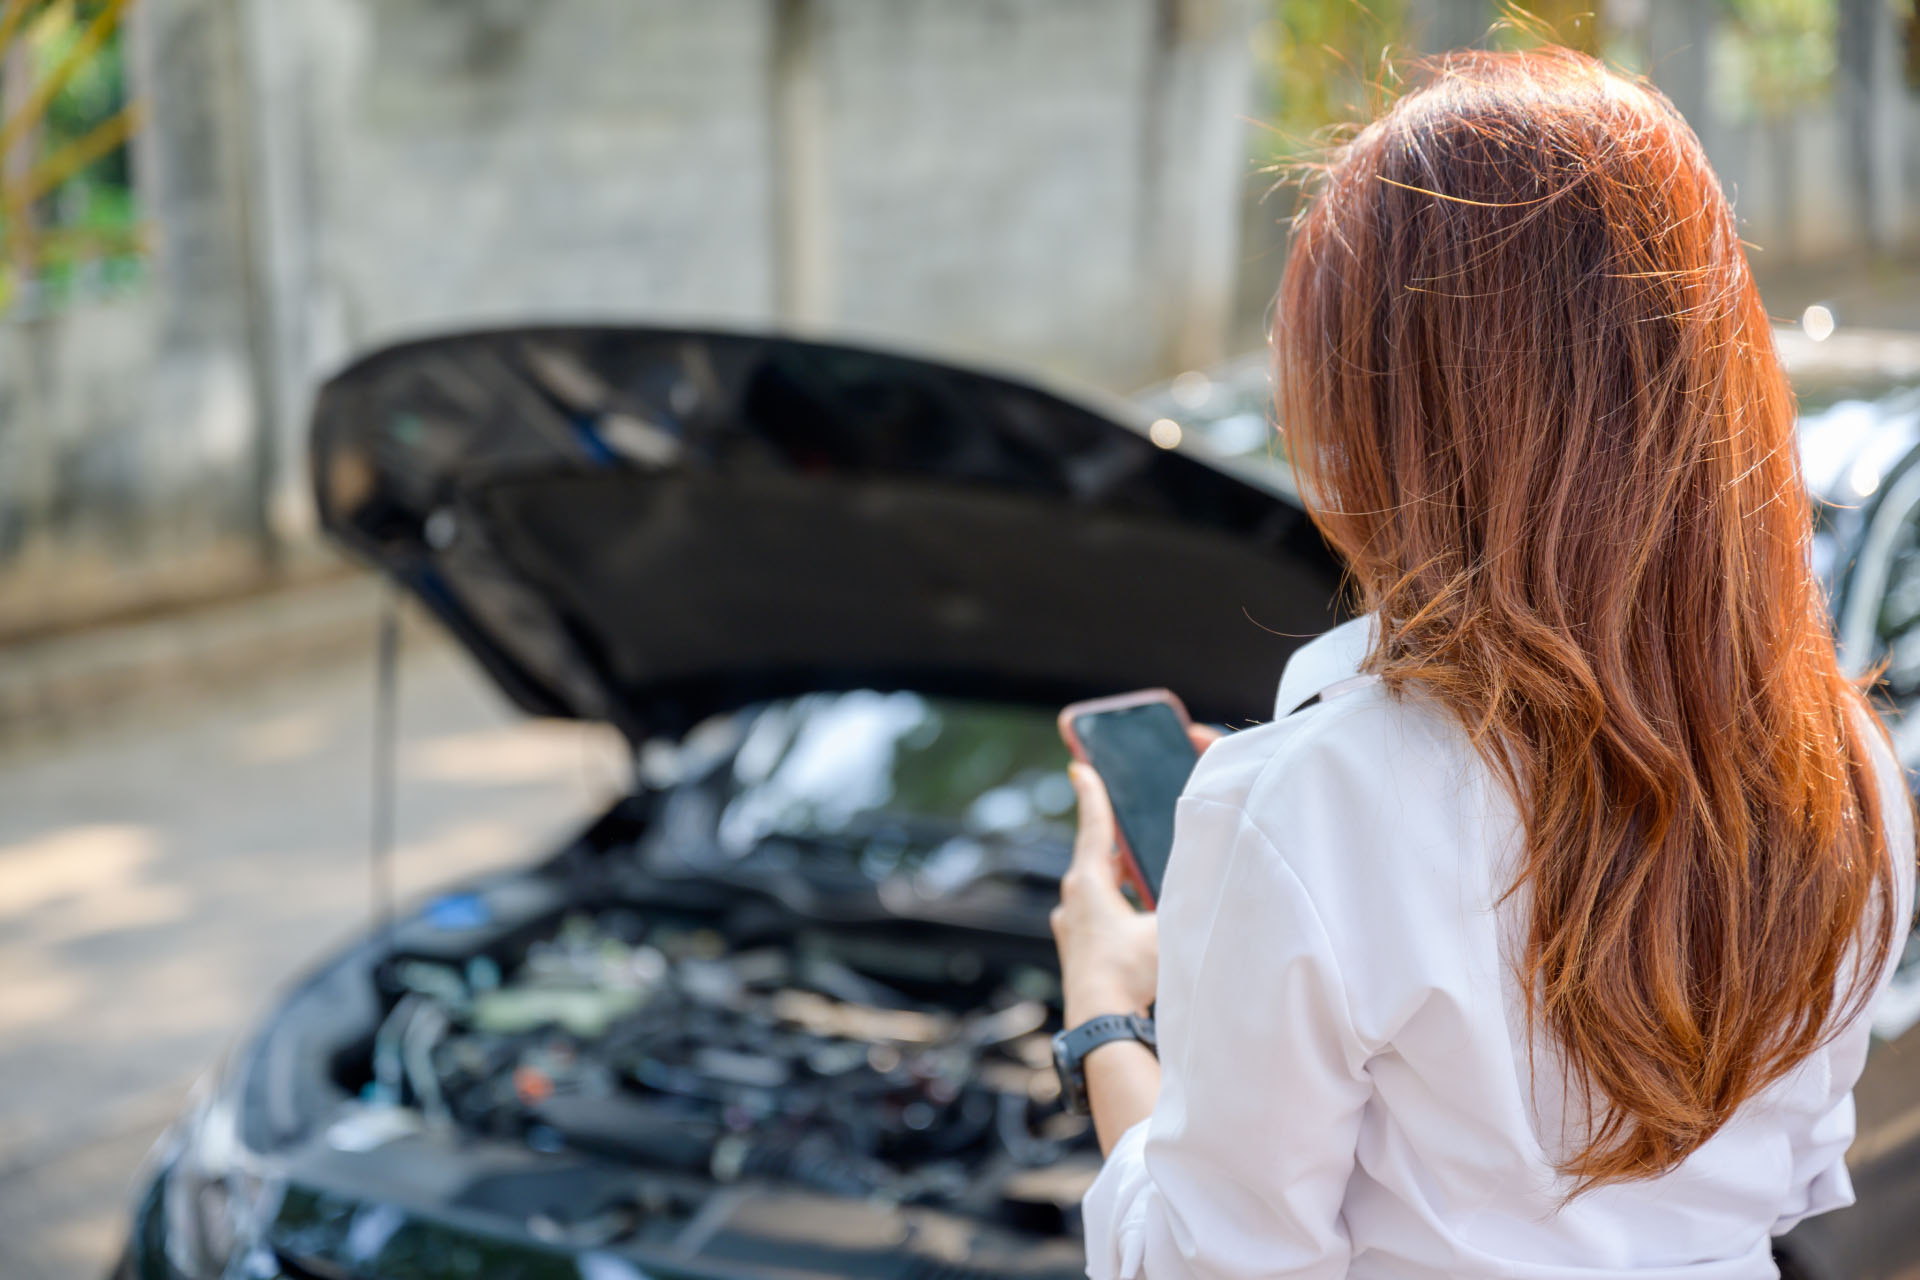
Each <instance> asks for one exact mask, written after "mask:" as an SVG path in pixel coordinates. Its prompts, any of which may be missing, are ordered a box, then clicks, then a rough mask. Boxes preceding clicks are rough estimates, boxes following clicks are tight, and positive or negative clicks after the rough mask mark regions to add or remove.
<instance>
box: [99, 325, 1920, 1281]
mask: <svg viewBox="0 0 1920 1281" xmlns="http://www.w3.org/2000/svg"><path fill="white" fill-rule="evenodd" d="M1268 401H1269V395H1268V392H1267V387H1266V379H1265V370H1264V362H1263V361H1261V360H1259V359H1249V360H1247V361H1243V362H1238V363H1235V364H1232V365H1229V366H1226V367H1224V368H1222V369H1219V370H1215V371H1213V372H1212V373H1210V374H1206V375H1202V374H1197V373H1196V374H1187V375H1182V376H1181V378H1179V379H1175V380H1174V381H1173V382H1171V383H1169V384H1167V385H1165V386H1163V387H1159V388H1156V389H1153V390H1151V391H1150V392H1148V393H1146V394H1144V395H1143V396H1142V397H1140V398H1138V399H1136V400H1134V401H1118V400H1112V399H1107V398H1103V397H1098V396H1094V395H1090V394H1088V393H1085V392H1071V393H1069V392H1064V391H1061V390H1058V389H1050V388H1048V387H1045V386H1042V385H1041V384H1040V383H1039V382H1038V381H1036V380H1035V379H1033V378H1031V377H1012V376H1006V375H1002V374H997V373H994V372H990V371H986V370H981V369H969V368H960V367H957V366H955V365H953V364H951V363H946V362H939V361H933V360H928V359H924V358H920V357H916V356H913V355H908V354H904V353H897V352H886V351H878V350H871V349H862V348H855V347H850V346H844V345H836V344H830V343H822V342H815V341H807V340H802V339H798V338H794V337H789V336H781V335H774V334H750V333H732V334H729V333H719V332H702V331H690V330H679V329H657V328H654V329H649V328H623V327H594V328H558V327H542V328H522V329H511V330H498V331H489V332H478V333H462V334H453V335H447V336H443V337H437V338H432V339H427V340H424V341H419V342H414V343H408V344H404V345H401V346H398V347H394V348H390V349H388V350H385V351H381V352H378V353H375V354H373V355H370V356H367V357H365V358H363V359H361V360H359V361H357V362H356V363H354V364H353V365H351V366H350V367H348V368H347V369H345V370H344V371H342V372H341V373H340V374H338V375H337V376H335V377H334V378H333V379H331V380H330V381H329V382H328V384H327V385H326V386H325V388H324V389H323V391H322V394H321V396H320V398H319V401H318V404H317V407H316V410H315V414H314V424H313V433H312V466H313V474H314V479H315V489H316V497H317V502H318V509H319V512H320V516H321V520H322V523H323V526H324V527H325V529H326V530H327V531H328V533H329V534H330V535H331V536H332V537H334V538H335V539H336V540H337V541H339V542H340V543H341V544H342V545H343V546H344V547H346V548H347V549H348V550H350V551H351V552H352V553H354V554H355V555H357V556H358V557H360V558H361V559H362V560H364V561H365V562H367V563H368V564H370V565H371V566H373V567H375V568H376V569H378V570H379V571H380V572H382V573H384V574H386V575H387V576H389V577H390V578H392V579H393V580H395V581H396V582H398V583H399V584H400V585H402V586H403V587H404V588H405V589H406V590H407V591H408V592H409V593H410V594H411V595H412V597H413V598H414V599H416V600H417V601H418V602H420V604H421V605H423V606H424V607H425V608H426V610H428V611H429V612H430V613H431V614H433V615H434V616H435V617H436V618H437V619H438V620H439V621H440V622H441V623H442V624H443V625H444V626H445V627H446V629H447V630H448V631H449V632H450V633H451V634H452V635H453V636H454V637H456V638H457V639H458V640H459V641H460V642H461V643H462V644H464V645H465V647H466V648H467V649H468V650H469V651H470V652H471V653H472V655H473V656H474V658H475V659H476V660H477V661H478V663H479V664H480V665H481V666H482V667H483V668H484V669H485V670H486V671H487V672H488V673H489V674H490V675H491V676H492V678H493V679H494V680H495V681H496V682H497V683H498V685H499V686H500V687H501V689H502V690H504V691H505V692H506V694H507V695H508V696H509V697H510V698H511V699H512V700H513V701H514V702H515V703H516V704H517V705H518V706H520V707H521V708H523V709H524V710H526V711H527V712H529V713H531V714H534V715H542V716H567V717H581V718H590V719H594V720H600V721H605V722H608V723H611V724H613V725H615V726H616V727H618V728H619V729H620V731H621V732H622V733H623V734H624V735H625V737H626V739H627V741H628V742H629V743H630V744H631V747H632V753H633V761H634V774H633V778H634V782H633V787H632V788H631V790H630V792H629V794H628V795H627V796H625V797H624V798H623V799H622V800H620V801H619V802H618V803H617V804H615V805H613V806H612V807H611V808H610V809H609V810H608V811H607V812H606V813H604V814H601V815H598V816H595V817H593V818H591V820H590V821H588V822H586V823H585V825H584V827H583V829H582V830H581V832H580V833H579V835H578V836H577V837H575V838H574V839H572V840H570V841H568V842H566V843H565V844H564V845H563V847H562V848H560V849H558V850H551V851H529V856H528V865H527V866H526V867H525V868H523V869H521V870H518V871H515V872H511V873H507V874H502V875H497V876H493V877H489V878H485V879H482V880H477V881H473V882H470V883H467V884H463V885H458V886H452V887H448V888H447V889H446V890H445V891H444V892H441V893H438V894H435V895H433V896H431V897H429V898H428V899H427V900H426V901H425V902H423V903H420V904H418V905H416V906H414V907H413V908H412V909H411V910H409V911H408V912H406V913H405V914H403V915H401V916H399V917H398V918H397V919H395V920H393V921H392V922H391V923H386V924H376V925H375V926H374V927H372V928H370V930H369V931H368V933H367V934H366V935H365V936H364V937H363V938H361V939H359V940H358V941H356V942H355V943H353V944H351V945H350V946H348V947H347V948H346V949H344V950H343V951H341V952H340V953H339V954H337V955H335V956H333V957H331V958H328V959H326V960H324V961H323V962H321V963H320V964H319V965H318V966H317V967H316V968H315V969H314V970H313V971H312V973H311V974H310V975H309V976H308V977H307V978H306V979H305V980H303V981H302V982H300V983H298V984H297V985H295V987H294V988H293V989H292V990H291V991H290V992H289V993H288V994H287V995H286V997H285V998H284V999H283V1000H282V1001H281V1002H280V1004H279V1005H278V1006H277V1007H276V1008H275V1009H274V1010H273V1011H272V1012H271V1013H270V1014H269V1015H268V1016H267V1018H266V1019H265V1020H264V1021H263V1023H262V1024H261V1026H260V1027H259V1028H258V1029H257V1031H255V1032H254V1033H253V1034H251V1035H250V1036H249V1037H248V1038H246V1039H245V1040H244V1041H243V1042H242V1043H241V1045H240V1046H239V1048H238V1049H237V1050H236V1051H235V1052H234V1054H233V1055H232V1056H231V1057H230V1059H229V1061H228V1062H227V1063H226V1064H225V1065H224V1066H223V1067H222V1068H221V1069H219V1070H218V1071H216V1072H215V1073H213V1074H212V1075H210V1076H209V1077H208V1078H207V1080H206V1081H205V1082H204V1083H203V1085H202V1088H201V1090H200V1091H199V1093H198V1094H197V1096H196V1099H195V1101H194V1102H193V1103H192V1104H191V1105H190V1107H189V1109H188V1112H187V1114H186V1115H184V1116H183V1117H182V1118H181V1119H180V1121H179V1122H178V1123H176V1125H175V1126H174V1127H172V1128H171V1129H170V1130H169V1131H168V1133H167V1134H166V1136H164V1137H163V1139H162V1140H161V1142H160V1143H159V1145H158V1146H157V1147H156V1149H155V1152H154V1154H153V1156H152V1157H151V1158H150V1160H149V1165H148V1169H147V1171H146V1172H145V1173H144V1174H143V1176H142V1178H141V1179H140V1181H139V1183H138V1187H137V1192H136V1197H135V1208H134V1214H133V1221H132V1226H131V1229H130V1232H129V1239H128V1244H127V1247H126V1250H125V1252H124V1254H123V1257H122V1260H121V1264H120V1270H121V1272H122V1274H124V1275H136V1276H170V1275H214V1274H220V1275H249V1276H310V1275H377V1276H414V1275H460V1276H478V1275H578V1276H640V1275H676V1276H697V1275H708V1276H754V1275H783V1276H785V1275H801V1274H813V1275H842V1276H956V1277H963V1276H1003V1275H1015V1276H1079V1275H1081V1274H1082V1268H1083V1255H1082V1247H1081V1242H1080V1238H1079V1221H1078V1200H1079V1196H1080V1194H1081V1192H1082V1191H1083V1190H1084V1188H1085V1187H1086V1185H1087V1184H1088V1183H1089V1182H1090V1181H1091V1179H1092V1177H1093V1174H1094V1173H1095V1171H1096V1170H1097V1168H1098V1154H1097V1149H1096V1148H1095V1146H1094V1145H1093V1142H1092V1136H1091V1134H1090V1133H1089V1131H1088V1128H1087V1124H1086V1122H1085V1121H1084V1119H1082V1118H1078V1117H1074V1116H1070V1115H1068V1114H1067V1113H1066V1112H1065V1111H1064V1110H1063V1109H1062V1108H1061V1107H1060V1104H1059V1100H1058V1097H1057V1093H1058V1092H1057V1083H1056V1082H1055V1081H1054V1079H1053V1077H1052V1075H1051V1069H1050V1067H1049V1065H1048V1057H1047V1052H1046V1044H1047V1038H1048V1036H1049V1034H1050V1033H1051V1031H1052V1030H1054V1029H1055V1028H1057V1027H1058V1025H1059V986H1058V974H1057V969H1056V965H1055V960H1054V955H1053V949H1052V944H1051V940H1050V937H1049V932H1048V928H1047V923H1046V915H1047V911H1048V909H1049V908H1050V907H1051V906H1052V904H1053V902H1054V901H1055V897H1056V888H1055V882H1056V881H1057V878H1058V876H1059V874H1060V872H1061V871H1062V870H1063V869H1064V867H1065V864H1066V859H1067V855H1068V848H1069V843H1070V839H1071V827H1070V809H1071V804H1072V796H1071V789H1070V787H1069V786H1068V785H1067V783H1066V780H1065V778H1064V776H1063V773H1062V771H1063V768H1064V765H1065V755H1064V751H1063V749H1062V748H1061V746H1060V744H1059V741H1058V738H1057V736H1056V734H1055V731H1054V726H1053V716H1054V713H1055V711H1056V710H1057V708H1058V707H1059V706H1060V705H1061V704H1063V703H1066V702H1068V701H1071V700H1073V699H1076V698H1080V697H1085V696H1089V695H1095V694H1101V693H1108V692H1112V691H1114V690H1121V689H1128V688H1134V687H1141V686H1150V685H1166V686H1170V687H1172V688H1175V689H1177V690H1179V691H1180V693H1181V694H1182V695H1183V696H1184V697H1185V699H1186V701H1187V703H1188V705H1189V706H1190V708H1191V709H1192V710H1193V712H1194V713H1195V715H1196V716H1198V717H1200V718H1202V719H1205V720H1210V721H1214V722H1216V723H1222V724H1225V725H1227V726H1229V727H1233V726H1240V725H1245V724H1248V723H1251V722H1255V721H1259V720H1262V719H1265V718H1266V717H1268V716H1269V715H1270V714H1271V703H1272V698H1273V693H1274V687H1275V684H1276V682H1277V679H1278V676H1279V672H1280V670H1281V668H1282V667H1283V666H1284V664H1285V661H1286V659H1287V657H1288V655H1289V654H1290V653H1291V652H1292V650H1293V649H1294V648H1296V647H1297V646H1298V645H1299V644H1300V643H1303V642H1304V641H1305V640H1306V639H1308V638H1310V637H1311V636H1313V635H1316V634H1318V633H1319V632H1321V631H1323V630H1325V629H1326V628H1327V627H1328V626H1331V625H1332V624H1333V623H1335V622H1337V621H1338V620H1339V617H1340V604H1339V602H1340V599H1341V591H1340V589H1341V573H1340V568H1339V566H1338V564H1337V562H1336V561H1335V559H1334V558H1333V557H1332V556H1331V555H1330V553H1329V552H1328V551H1327V549H1326V547H1325V546H1324V544H1323V543H1322V542H1321V541H1320V539H1319V537H1318V535H1317V534H1316V532H1315V531H1314V529H1313V527H1312V525H1311V522H1310V521H1309V520H1308V519H1307V518H1306V515H1305V513H1304V510H1303V508H1302V506H1301V504H1300V501H1299V496H1298V492H1297V490H1296V489H1295V487H1294V485H1293V483H1292V480H1291V477H1290V476H1289V474H1288V473H1287V470H1286V468H1285V466H1284V463H1283V462H1282V461H1281V460H1280V459H1279V458H1278V457H1277V456H1276V451H1275V449H1274V446H1273V444H1272V435H1271V433H1270V432H1269V431H1268V430H1267V423H1268V413H1267V404H1268ZM1863 406H1864V407H1863ZM1850 416H1851V417H1850ZM1849 421H1852V422H1853V425H1852V426H1851V427H1849V426H1848V422H1849ZM1862 424H1864V425H1862ZM1803 441H1804V442H1805V450H1804V453H1805V457H1806V459H1807V473H1808V475H1809V478H1810V482H1811V483H1812V486H1813V488H1814V489H1815V493H1816V497H1815V502H1816V509H1817V510H1818V512H1819V513H1820V521H1819V530H1820V532H1819V536H1818V546H1817V548H1816V556H1817V557H1819V558H1820V564H1821V567H1822V569H1823V572H1824V574H1825V575H1826V577H1827V579H1828V581H1829V583H1830V584H1831V590H1832V591H1833V593H1834V601H1835V605H1836V610H1837V617H1838V618H1839V620H1840V626H1839V630H1840V633H1841V636H1842V643H1843V647H1844V652H1845V653H1846V654H1847V655H1848V662H1849V664H1850V665H1851V666H1852V667H1853V668H1854V669H1855V670H1857V671H1866V670H1868V669H1869V668H1870V667H1872V666H1873V665H1874V664H1875V663H1877V662H1879V661H1880V659H1881V657H1882V656H1884V655H1889V654H1893V655H1895V656H1896V657H1895V660H1894V662H1893V665H1892V666H1891V667H1889V669H1888V676H1887V680H1886V682H1885V687H1886V688H1887V690H1888V691H1889V692H1890V693H1891V694H1893V695H1895V696H1896V697H1899V698H1910V697H1913V696H1914V695H1915V694H1916V693H1920V653H1913V652H1912V650H1913V647H1914V646H1915V645H1920V629H1915V630H1914V632H1913V634H1914V635H1915V637H1916V639H1915V640H1914V641H1912V642H1909V641H1907V640H1906V639H1905V638H1906V637H1907V636H1908V635H1909V631H1908V630H1907V628H1908V626H1909V624H1910V623H1912V622H1914V621H1916V620H1920V465H1915V463H1916V460H1920V453H1917V452H1916V450H1920V404H1913V405H1911V406H1908V405H1907V402H1904V401H1901V400H1899V399H1898V398H1897V397H1896V398H1895V399H1894V400H1892V401H1883V402H1873V403H1866V402H1850V403H1849V404H1847V405H1841V406H1836V407H1835V408H1834V409H1832V410H1830V411H1828V413H1827V414H1826V415H1824V416H1820V415H1815V416H1809V418H1808V419H1807V427H1806V430H1805V431H1803ZM1910 468H1911V470H1910ZM1909 477H1911V478H1912V479H1908V478H1909ZM1848 486H1852V488H1851V489H1848V488H1847V487H1848ZM1863 487H1864V488H1863ZM1889 504H1892V505H1891V506H1889ZM1882 513H1885V514H1882ZM1861 602H1866V603H1861ZM1903 611H1904V612H1903ZM1903 620H1905V621H1903ZM1907 660H1911V666H1912V668H1913V672H1914V675H1913V677H1912V678H1911V680H1912V684H1911V685H1906V684H1903V683H1902V682H1904V681H1907V680H1909V677H1908V676H1907V674H1906V673H1907V665H1906V664H1907ZM1903 691H1905V692H1903ZM1911 747H1912V745H1910V744H1905V745H1903V750H1904V751H1905V752H1906V755H1907V756H1908V757H1911V756H1913V755H1914V752H1913V750H1911ZM1916 962H1920V957H1916V955H1914V954H1913V953H1912V952H1910V954H1909V955H1908V956H1907V957H1905V958H1903V960H1902V965H1901V972H1900V978H1899V979H1898V980H1897V981H1896V984H1895V987H1894V989H1893V991H1892V992H1891V993H1890V994H1889V997H1888V999H1887V1000H1886V1001H1885V1002H1883V1004H1882V1006H1881V1007H1880V1008H1879V1009H1877V1010H1876V1024H1877V1027H1878V1029H1879V1030H1880V1032H1881V1033H1882V1037H1881V1040H1880V1042H1879V1043H1878V1044H1876V1047H1875V1050H1874V1052H1873V1055H1872V1057H1871V1058H1870V1061H1869V1064H1868V1068H1867V1073H1866V1076H1865V1077H1864V1078H1863V1080H1862V1082H1861V1086H1860V1090H1859V1100H1860V1121H1861V1128H1860V1139H1859V1142H1858V1143H1856V1145H1855V1148H1854V1151H1853V1153H1852V1161H1853V1165H1854V1172H1855V1184H1856V1189H1857V1191H1858V1193H1859V1198H1860V1200H1859V1203H1858V1204H1857V1205H1856V1206H1855V1207H1853V1208H1851V1209H1849V1210H1845V1211H1841V1212H1838V1213H1836V1214H1833V1215H1828V1216H1824V1217H1822V1218H1820V1219H1815V1220H1812V1221H1809V1222H1808V1223H1806V1224H1804V1225H1802V1226H1801V1227H1800V1228H1799V1229H1797V1230H1796V1231H1795V1232H1794V1233H1793V1234H1791V1235H1790V1236H1788V1237H1786V1238H1784V1239H1783V1240H1782V1241H1781V1242H1780V1243H1779V1252H1780V1259H1781V1263H1782V1267H1783V1270H1784V1271H1786V1272H1787V1273H1788V1274H1789V1275H1836V1276H1844V1275H1887V1274H1890V1273H1893V1272H1896V1271H1900V1270H1905V1269H1911V1268H1912V1267H1914V1266H1916V1265H1920V1232H1916V1231H1915V1230H1914V1229H1913V1228H1912V1227H1911V1226H1909V1224H1908V1222H1907V1221H1906V1218H1905V1215H1904V1207H1905V1206H1906V1205H1907V1204H1909V1203H1910V1202H1911V1200H1912V1198H1913V1196H1914V1195H1915V1193H1916V1192H1920V1187H1916V1181H1920V1081H1917V1080H1916V1079H1915V1073H1914V1072H1913V1071H1912V1070H1911V1069H1912V1067H1913V1062H1912V1061H1913V1060H1914V1059H1915V1058H1916V1057H1920V1032H1914V1031H1911V1030H1910V1029H1911V1028H1912V1027H1913V1024H1914V1022H1915V1020H1916V1018H1920V963H1916Z"/></svg>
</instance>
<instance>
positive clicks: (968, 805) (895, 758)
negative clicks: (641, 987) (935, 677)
mask: <svg viewBox="0 0 1920 1281" xmlns="http://www.w3.org/2000/svg"><path fill="white" fill-rule="evenodd" d="M1066 764H1067V753H1066V749H1065V748H1064V747H1063V746H1062V745H1061V742H1060V736H1059V733H1058V731H1057V730H1056V729H1055V725H1054V718H1053V716H1052V714H1051V713H1050V712H1048V711H1047V710H1045V709H1040V708H1033V707H1024V706H1017V705H1008V704H1000V703H983V702H973V701H967V700H960V699H945V698H931V697H926V696H923V695H920V694H915V693H911V692H905V691H895V692H888V693H882V692H877V691H873V690H855V691H852V692H848V693H836V694H809V695H806V696H803V697H800V698H795V699H787V700H781V701H778V702H773V703H767V704H764V705H762V706H759V707H756V708H751V709H748V710H746V711H743V712H739V713H735V714H733V715H730V716H725V717H718V718H715V719H714V720H712V721H709V722H707V723H706V724H705V725H702V726H700V727H699V728H697V729H695V730H694V731H693V732H692V733H691V734H689V735H688V736H687V738H686V740H685V742H684V743H683V744H682V745H681V746H680V748H679V749H678V760H677V761H676V762H675V765H676V769H675V772H676V773H677V775H678V777H679V779H680V781H679V784H678V786H676V787H674V788H673V789H672V790H671V791H670V793H669V795H668V798H667V804H666V810H665V813H664V814H663V816H662V822H661V824H660V825H659V826H658V828H657V829H656V830H657V832H658V833H659V843H658V844H657V845H656V849H655V853H656V855H666V856H668V857H670V858H671V859H673V860H674V861H677V862H685V861H688V860H690V859H692V860H696V861H699V862H702V863H704V864H706V866H707V868H708V870H712V869H713V865H714V864H715V863H716V862H717V863H718V864H719V865H721V866H722V867H728V866H739V867H753V868H756V869H764V868H765V867H766V866H767V865H769V864H782V863H787V862H788V861H789V858H788V856H789V855H790V853H791V851H792V850H793V848H794V847H795V846H796V845H806V846H821V845H826V846H832V847H835V848H837V849H840V850H843V851H844V852H845V853H847V854H848V855H851V856H852V858H853V859H854V861H855V862H856V863H857V866H858V868H859V873H860V879H863V880H866V881H879V880H884V879H885V878H887V877H888V876H891V875H894V874H896V873H914V874H923V873H926V872H929V871H930V870H932V871H938V870H939V869H945V870H946V871H948V872H952V871H954V870H955V869H965V870H966V872H967V873H968V875H967V876H965V877H960V876H956V877H955V878H954V879H956V881H957V880H964V879H969V878H970V877H971V876H972V875H977V874H979V873H981V872H990V871H993V870H1002V871H1011V872H1029V873H1041V874H1047V875H1056V876H1057V875H1058V873H1059V871H1060V870H1062V869H1063V867H1064V859H1065V850H1066V848H1067V846H1068V845H1069V843H1070V842H1071V840H1072V836H1073V828H1072V815H1073V787H1072V784H1071V783H1070V782H1069V781H1068V779H1067V775H1066ZM1008 850H1016V851H1017V850H1024V851H1026V852H1027V857H1020V856H1018V855H1017V854H1016V855H1014V856H1012V857H1009V856H1008V854H1007V851H1008ZM996 851H997V852H998V853H997V854H996ZM1036 856H1037V857H1036ZM832 861H835V860H820V859H818V858H815V859H810V860H808V863H809V864H810V866H809V867H807V868H805V869H801V870H806V871H810V872H811V871H819V872H822V873H826V872H828V870H829V869H828V868H827V867H826V866H824V863H826V862H832ZM1029 865H1031V866H1029ZM843 870H844V869H843ZM835 879H838V878H835Z"/></svg>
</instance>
